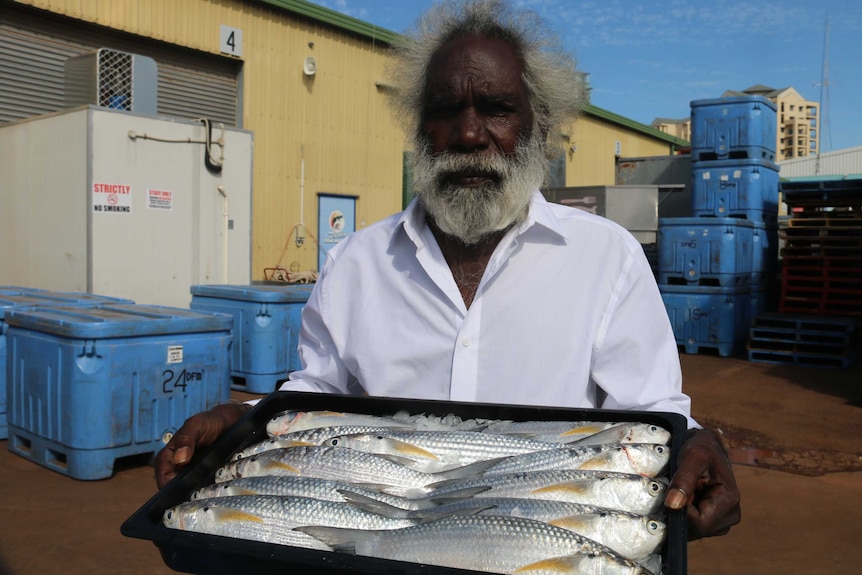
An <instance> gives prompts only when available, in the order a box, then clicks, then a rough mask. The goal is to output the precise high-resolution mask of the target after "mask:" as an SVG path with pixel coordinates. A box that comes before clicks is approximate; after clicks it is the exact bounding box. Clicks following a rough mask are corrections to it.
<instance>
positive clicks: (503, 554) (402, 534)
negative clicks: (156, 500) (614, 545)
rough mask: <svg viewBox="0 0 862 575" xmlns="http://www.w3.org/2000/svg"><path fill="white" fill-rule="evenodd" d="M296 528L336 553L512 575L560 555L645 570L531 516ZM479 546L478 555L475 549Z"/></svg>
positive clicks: (624, 569)
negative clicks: (366, 527)
mask: <svg viewBox="0 0 862 575" xmlns="http://www.w3.org/2000/svg"><path fill="white" fill-rule="evenodd" d="M297 530H299V531H302V532H304V533H308V534H310V535H312V536H314V537H317V538H319V539H320V540H321V541H324V542H325V543H327V544H328V545H330V546H331V547H332V548H333V549H335V550H336V551H341V552H346V553H355V554H356V555H364V556H369V557H378V558H383V559H393V560H397V561H409V562H415V563H427V564H432V565H438V566H443V567H455V568H459V569H474V570H477V571H491V572H495V573H515V572H517V571H518V570H519V569H520V568H522V567H524V566H527V565H532V564H534V563H536V562H539V561H544V560H548V559H551V558H553V557H557V556H560V555H579V556H583V557H584V561H585V562H588V561H589V559H588V558H589V557H601V558H602V559H601V561H602V562H604V563H614V564H615V565H617V566H618V568H619V570H618V571H616V573H625V574H626V575H632V574H636V575H643V574H644V573H645V572H646V570H645V569H644V568H643V567H641V566H639V565H638V564H636V563H634V562H632V561H630V560H628V559H626V558H624V557H621V556H620V555H619V554H617V553H615V552H614V551H613V550H611V549H609V548H607V547H605V546H603V545H601V544H599V543H597V542H595V541H593V540H591V539H588V538H586V537H584V536H582V535H579V534H577V533H574V532H573V531H569V530H567V529H563V528H560V527H556V526H554V525H550V524H548V523H544V522H541V521H535V520H532V519H525V518H522V517H504V516H497V515H469V516H452V517H447V518H444V519H440V520H438V521H432V522H429V523H423V524H419V525H415V526H413V527H405V528H403V529H395V530H379V531H359V530H356V529H333V528H326V527H318V526H308V527H299V528H297ZM477 549H481V550H482V552H481V553H477V552H476V550H477Z"/></svg>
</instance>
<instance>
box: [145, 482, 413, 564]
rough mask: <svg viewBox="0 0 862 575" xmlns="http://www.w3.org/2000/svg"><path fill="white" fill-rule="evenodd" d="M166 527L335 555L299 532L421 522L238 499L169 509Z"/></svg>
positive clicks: (294, 501) (308, 503)
mask: <svg viewBox="0 0 862 575" xmlns="http://www.w3.org/2000/svg"><path fill="white" fill-rule="evenodd" d="M162 522H163V523H164V525H165V526H166V527H168V528H171V529H180V530H184V531H195V532H198V533H207V534H210V535H222V536H225V537H234V538H240V539H250V540H253V541H263V542H267V543H279V544H282V545H293V546H297V547H307V548H311V549H325V550H329V547H328V546H327V545H325V544H321V542H320V541H319V540H317V539H315V538H313V537H310V536H309V535H306V534H304V533H302V532H300V531H294V530H293V528H294V527H299V526H303V525H327V526H331V527H349V528H353V529H398V528H401V527H406V526H409V525H413V524H414V523H415V521H412V520H409V519H395V518H391V517H385V516H382V515H378V514H376V513H370V512H368V511H365V510H362V509H359V508H358V507H356V506H353V505H350V504H347V503H338V502H335V501H323V500H320V499H312V498H309V497H281V496H278V495H236V496H233V497H216V498H213V499H198V500H196V501H188V502H185V503H181V504H179V505H176V506H174V507H172V508H170V509H168V510H166V511H165V513H164V517H163V520H162Z"/></svg>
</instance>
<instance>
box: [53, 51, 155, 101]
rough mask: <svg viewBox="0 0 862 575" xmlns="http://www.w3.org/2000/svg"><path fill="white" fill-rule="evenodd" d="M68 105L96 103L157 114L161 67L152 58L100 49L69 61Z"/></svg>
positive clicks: (66, 98)
mask: <svg viewBox="0 0 862 575" xmlns="http://www.w3.org/2000/svg"><path fill="white" fill-rule="evenodd" d="M64 80H65V84H64V92H65V102H66V106H68V107H73V106H80V105H82V104H94V105H96V106H102V107H104V108H112V109H115V110H126V111H129V112H135V113H137V114H143V115H149V116H155V115H156V113H157V108H158V70H157V68H156V62H155V60H153V59H152V58H148V57H146V56H141V55H139V54H130V53H128V52H120V51H118V50H112V49H109V48H99V49H98V50H96V51H95V52H91V53H88V54H81V55H80V56H74V57H72V58H69V59H68V60H66V63H65V70H64Z"/></svg>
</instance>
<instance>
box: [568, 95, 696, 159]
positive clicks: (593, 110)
mask: <svg viewBox="0 0 862 575" xmlns="http://www.w3.org/2000/svg"><path fill="white" fill-rule="evenodd" d="M584 113H585V114H587V115H589V116H595V117H597V118H601V119H603V120H607V121H608V122H612V123H614V124H619V125H621V126H625V127H626V128H630V129H632V130H635V131H636V132H642V133H644V134H646V135H647V136H651V137H653V138H658V139H659V140H664V141H665V142H667V143H669V144H672V145H674V146H676V147H678V148H687V147H689V146H690V145H691V143H690V142H689V141H688V140H683V139H682V138H677V137H676V136H671V135H670V134H666V133H664V132H662V131H661V130H656V129H655V128H653V127H652V126H647V125H646V124H641V123H640V122H636V121H634V120H631V119H629V118H626V117H625V116H620V115H619V114H614V113H613V112H610V111H608V110H605V109H604V108H599V107H598V106H594V105H592V104H588V105H587V107H586V108H584Z"/></svg>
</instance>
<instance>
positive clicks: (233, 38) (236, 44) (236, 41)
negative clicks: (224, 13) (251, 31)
mask: <svg viewBox="0 0 862 575" xmlns="http://www.w3.org/2000/svg"><path fill="white" fill-rule="evenodd" d="M219 51H220V52H221V53H222V54H230V55H231V56H238V57H242V30H240V29H239V28H231V27H230V26H225V25H224V24H222V25H221V30H220V32H219Z"/></svg>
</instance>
